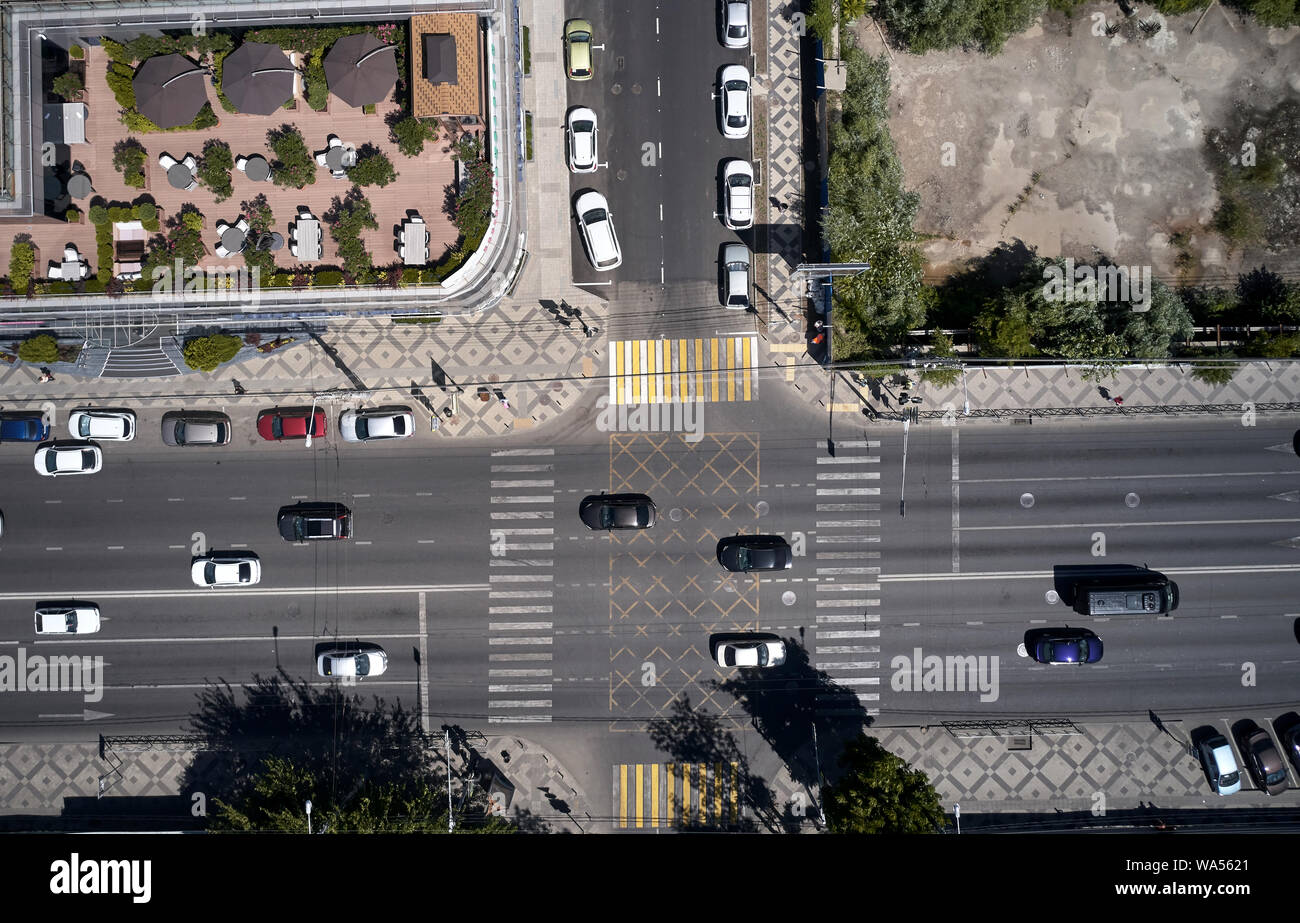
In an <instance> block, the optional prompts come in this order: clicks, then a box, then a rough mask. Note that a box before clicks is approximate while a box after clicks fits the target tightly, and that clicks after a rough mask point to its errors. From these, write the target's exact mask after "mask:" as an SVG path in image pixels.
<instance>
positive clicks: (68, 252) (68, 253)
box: [63, 247, 81, 263]
mask: <svg viewBox="0 0 1300 923" xmlns="http://www.w3.org/2000/svg"><path fill="white" fill-rule="evenodd" d="M79 259H81V254H80V253H78V252H77V248H76V247H64V248H63V261H64V262H65V263H71V262H72V261H73V260H79Z"/></svg>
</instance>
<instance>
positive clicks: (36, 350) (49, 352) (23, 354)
mask: <svg viewBox="0 0 1300 923" xmlns="http://www.w3.org/2000/svg"><path fill="white" fill-rule="evenodd" d="M18 358H19V359H21V360H23V361H24V362H38V363H42V364H44V363H46V362H57V361H58V360H59V341H58V340H56V339H54V337H52V336H50V335H49V334H48V333H38V334H37V335H36V336H34V337H29V338H28V339H26V340H23V341H22V342H21V343H19V344H18Z"/></svg>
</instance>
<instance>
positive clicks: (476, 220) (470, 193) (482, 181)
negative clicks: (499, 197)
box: [451, 135, 492, 249]
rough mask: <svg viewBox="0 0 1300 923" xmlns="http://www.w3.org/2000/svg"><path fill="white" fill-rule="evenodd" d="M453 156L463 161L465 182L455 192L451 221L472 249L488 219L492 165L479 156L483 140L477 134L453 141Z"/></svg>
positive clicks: (490, 217)
mask: <svg viewBox="0 0 1300 923" xmlns="http://www.w3.org/2000/svg"><path fill="white" fill-rule="evenodd" d="M456 158H457V159H458V160H459V161H460V162H461V163H462V164H464V165H465V173H466V178H465V185H464V188H463V189H462V190H461V191H460V192H459V194H457V196H456V199H455V204H454V206H453V209H452V210H453V214H452V216H451V218H452V221H453V222H454V223H455V225H456V229H457V230H459V231H460V233H461V236H462V237H464V238H465V239H466V241H473V247H469V248H468V249H474V248H476V247H477V246H478V242H479V241H481V240H482V239H483V235H484V234H486V233H487V227H488V223H489V222H490V221H491V220H492V165H491V164H490V163H488V162H487V161H486V160H484V159H483V144H482V141H480V140H479V137H478V136H477V135H462V136H461V138H460V140H459V141H457V142H456Z"/></svg>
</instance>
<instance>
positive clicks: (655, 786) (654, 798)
mask: <svg viewBox="0 0 1300 923" xmlns="http://www.w3.org/2000/svg"><path fill="white" fill-rule="evenodd" d="M731 767H732V768H731V771H732V772H733V773H734V772H735V771H736V768H735V767H736V764H735V763H732V764H731ZM731 800H732V802H733V804H732V808H731V812H732V813H733V814H734V813H735V812H736V808H735V804H734V802H735V800H736V799H735V797H734V796H733V797H732V799H731ZM650 826H651V827H658V826H659V764H658V763H655V764H654V765H653V766H651V767H650Z"/></svg>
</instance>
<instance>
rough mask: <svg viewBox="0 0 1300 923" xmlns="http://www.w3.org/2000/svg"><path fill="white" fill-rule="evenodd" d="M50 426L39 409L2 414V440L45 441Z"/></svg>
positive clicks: (0, 431) (0, 416)
mask: <svg viewBox="0 0 1300 923" xmlns="http://www.w3.org/2000/svg"><path fill="white" fill-rule="evenodd" d="M49 437H50V427H49V426H48V425H47V424H46V422H45V416H44V415H43V414H42V413H41V412H40V411H39V410H18V411H13V412H10V413H4V414H0V442H44V441H45V440H46V439H48V438H49Z"/></svg>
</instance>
